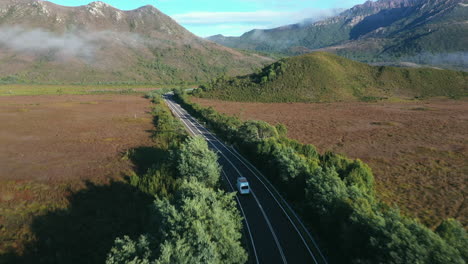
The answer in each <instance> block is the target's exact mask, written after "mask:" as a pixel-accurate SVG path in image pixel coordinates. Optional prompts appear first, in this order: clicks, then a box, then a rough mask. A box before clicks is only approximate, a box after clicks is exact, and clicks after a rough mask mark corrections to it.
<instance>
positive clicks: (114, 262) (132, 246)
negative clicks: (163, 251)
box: [106, 235, 153, 264]
mask: <svg viewBox="0 0 468 264" xmlns="http://www.w3.org/2000/svg"><path fill="white" fill-rule="evenodd" d="M152 254H153V253H152V250H151V249H150V242H149V240H148V238H147V237H146V236H144V235H142V236H140V238H139V239H138V240H137V241H133V240H132V239H130V238H129V237H128V236H125V237H124V238H117V239H116V240H115V242H114V247H112V249H111V250H110V252H109V254H108V255H107V260H106V264H149V263H151V262H150V259H151V255H152Z"/></svg>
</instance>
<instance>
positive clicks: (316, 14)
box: [49, 0, 365, 37]
mask: <svg viewBox="0 0 468 264" xmlns="http://www.w3.org/2000/svg"><path fill="white" fill-rule="evenodd" d="M49 1H51V2H54V3H56V4H59V5H66V6H79V5H86V4H88V3H89V2H91V1H90V0H84V1H83V0H49ZM101 1H103V2H106V3H107V4H110V5H112V6H114V7H116V8H119V9H122V10H131V9H135V8H138V7H140V6H144V5H153V6H155V7H156V8H158V9H159V10H161V12H163V13H165V14H166V15H169V16H170V17H172V18H173V19H175V20H176V21H177V22H178V23H179V24H181V25H182V26H184V27H185V28H187V29H188V30H190V31H191V32H192V33H194V34H196V35H198V36H200V37H208V36H211V35H216V34H223V35H225V36H240V35H242V34H243V33H245V32H247V31H250V30H252V29H267V28H274V27H278V26H283V25H288V24H294V23H301V22H304V21H308V20H309V19H311V20H312V21H315V20H320V19H323V18H325V17H328V16H332V15H336V14H338V13H339V12H340V11H342V10H343V9H347V8H350V7H352V6H354V5H357V4H362V3H363V2H365V0H283V1H277V0H131V1H129V0H101Z"/></svg>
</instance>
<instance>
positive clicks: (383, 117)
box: [192, 98, 468, 227]
mask: <svg viewBox="0 0 468 264" xmlns="http://www.w3.org/2000/svg"><path fill="white" fill-rule="evenodd" d="M192 100H193V101H194V102H197V103H200V104H201V105H203V106H213V107H214V108H215V109H216V110H217V111H220V112H223V113H228V114H232V115H237V116H239V117H240V118H242V119H257V120H265V121H267V122H269V123H272V124H276V123H283V124H285V125H286V126H287V127H288V130H289V133H288V135H289V136H290V137H292V138H294V139H297V140H299V141H301V142H303V143H309V144H313V145H316V146H317V147H318V149H319V150H320V151H322V152H324V151H327V150H329V151H333V152H338V153H342V154H345V155H347V156H349V157H352V158H360V159H362V160H363V161H365V162H366V163H368V164H369V165H370V166H371V168H372V170H373V171H374V174H375V177H376V185H377V190H378V194H379V195H380V197H381V198H383V199H384V200H385V201H386V202H388V203H390V204H396V205H398V206H399V207H400V208H401V209H402V211H403V212H404V213H406V214H408V215H411V216H415V217H417V218H419V219H420V220H421V221H422V222H423V223H425V224H426V225H428V226H430V227H435V226H436V225H437V224H438V223H440V221H441V220H442V219H444V218H448V217H451V218H456V219H458V220H459V221H461V222H462V223H463V225H464V226H467V224H468V222H467V221H468V205H467V203H466V201H465V197H466V196H467V194H468V193H467V192H468V188H467V186H466V184H467V182H468V134H467V133H466V131H468V101H467V100H442V99H437V100H432V101H414V102H391V103H390V102H386V103H383V102H382V103H327V104H304V103H293V104H292V103H269V104H262V103H236V102H224V101H217V100H207V99H199V98H192Z"/></svg>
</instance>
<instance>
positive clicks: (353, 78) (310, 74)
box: [195, 52, 468, 102]
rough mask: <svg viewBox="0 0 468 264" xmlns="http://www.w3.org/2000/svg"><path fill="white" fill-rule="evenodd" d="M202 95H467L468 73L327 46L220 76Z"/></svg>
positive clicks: (283, 98)
mask: <svg viewBox="0 0 468 264" xmlns="http://www.w3.org/2000/svg"><path fill="white" fill-rule="evenodd" d="M195 94H196V95H198V96H200V97H207V98H218V99H222V100H231V101H257V102H336V101H373V100H379V99H385V98H391V97H399V98H415V97H421V98H427V97H433V96H447V97H452V98H458V97H462V96H466V95H468V73H466V72H456V71H449V70H439V69H432V68H397V67H387V66H380V67H377V66H370V65H368V64H365V63H360V62H356V61H352V60H348V59H345V58H343V57H339V56H337V55H333V54H330V53H325V52H315V53H310V54H307V55H302V56H297V57H290V58H286V59H282V60H280V61H278V62H276V63H274V64H271V65H269V66H267V67H265V68H264V69H262V70H261V71H260V72H258V73H255V74H251V75H246V76H241V77H235V78H229V77H221V78H218V79H217V80H215V81H212V82H211V83H210V84H207V85H204V86H201V87H200V89H197V90H196V92H195Z"/></svg>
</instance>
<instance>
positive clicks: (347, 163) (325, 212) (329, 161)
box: [177, 94, 467, 263]
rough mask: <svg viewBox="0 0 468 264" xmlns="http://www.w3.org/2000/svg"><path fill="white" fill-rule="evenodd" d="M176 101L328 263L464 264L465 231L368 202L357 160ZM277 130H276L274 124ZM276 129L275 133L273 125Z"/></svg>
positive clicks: (363, 168) (369, 191) (371, 194)
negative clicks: (292, 213)
mask: <svg viewBox="0 0 468 264" xmlns="http://www.w3.org/2000/svg"><path fill="white" fill-rule="evenodd" d="M177 100H178V101H179V102H180V103H181V104H182V105H183V106H185V107H186V109H188V111H189V112H191V113H192V114H193V115H194V116H196V117H199V118H200V119H201V120H203V121H204V122H206V123H207V124H208V125H209V126H210V127H211V128H212V129H213V130H215V131H216V132H217V133H218V135H219V136H220V137H222V138H223V139H224V140H227V141H228V142H229V143H232V144H236V145H237V147H238V148H239V149H240V151H241V152H242V153H244V155H246V156H247V157H248V158H249V159H250V160H251V161H252V162H253V163H254V164H255V165H256V166H257V167H258V168H259V169H260V170H261V171H262V172H263V173H264V174H265V175H266V176H267V177H268V178H269V179H270V180H271V181H272V183H273V184H274V185H276V187H277V188H278V189H279V190H280V191H281V192H282V194H283V195H284V196H285V197H286V198H287V199H288V200H289V202H291V203H292V204H293V206H295V207H296V209H297V210H298V211H299V212H300V214H301V215H302V216H303V218H304V219H305V220H306V223H307V225H308V226H309V227H310V226H313V227H314V229H315V230H318V234H319V236H320V240H321V241H322V242H323V243H324V246H325V247H327V248H328V250H329V251H330V252H334V254H332V255H331V256H330V258H331V259H332V262H336V263H464V259H466V254H467V251H466V249H465V248H466V239H467V238H466V231H464V230H463V228H462V227H461V225H460V224H459V223H457V222H456V221H454V220H450V221H447V222H444V223H443V224H442V225H441V226H440V227H439V229H438V231H437V233H434V232H433V231H431V230H429V229H428V228H427V227H425V226H423V225H422V224H420V223H419V222H416V221H415V220H412V219H409V218H407V217H404V216H402V215H401V214H400V213H399V211H398V209H396V208H390V207H388V206H387V205H385V204H382V203H381V202H380V201H379V200H378V199H377V198H376V197H375V190H374V176H373V174H372V171H371V169H370V168H369V167H368V166H367V165H366V164H364V163H363V162H361V161H360V160H351V159H348V158H345V157H343V156H340V155H336V154H334V153H325V154H324V155H320V154H319V153H318V152H317V151H316V149H315V147H313V146H311V145H303V144H300V143H299V142H297V141H294V140H290V139H287V138H285V137H284V134H285V133H284V132H283V131H282V132H280V133H278V129H277V128H275V127H273V126H270V125H268V124H267V123H265V122H258V121H247V122H241V121H240V120H238V119H237V120H236V118H234V117H227V116H225V115H221V114H218V113H216V112H215V111H214V110H212V109H210V110H206V109H204V108H202V107H200V106H198V105H196V104H192V103H190V101H188V99H187V98H186V96H185V95H183V94H180V95H178V96H177ZM277 127H278V126H277ZM279 130H282V129H281V128H279Z"/></svg>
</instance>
